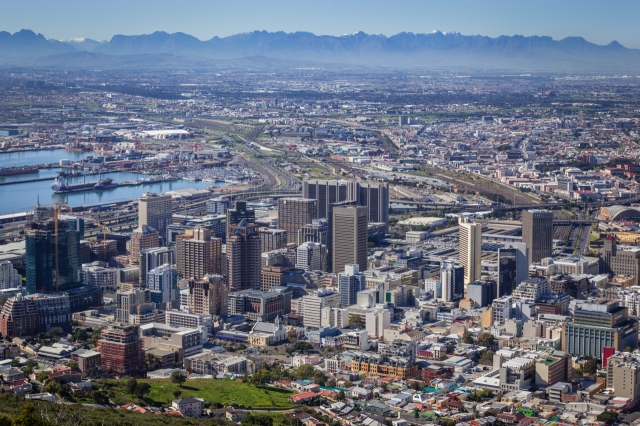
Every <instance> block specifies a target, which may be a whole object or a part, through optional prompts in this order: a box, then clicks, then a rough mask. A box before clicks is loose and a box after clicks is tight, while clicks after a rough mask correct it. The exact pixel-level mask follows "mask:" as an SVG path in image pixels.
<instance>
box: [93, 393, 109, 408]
mask: <svg viewBox="0 0 640 426" xmlns="http://www.w3.org/2000/svg"><path fill="white" fill-rule="evenodd" d="M91 398H93V400H94V401H95V402H96V404H102V405H104V404H108V403H109V397H108V396H107V394H106V393H104V392H103V391H100V390H94V391H92V392H91Z"/></svg>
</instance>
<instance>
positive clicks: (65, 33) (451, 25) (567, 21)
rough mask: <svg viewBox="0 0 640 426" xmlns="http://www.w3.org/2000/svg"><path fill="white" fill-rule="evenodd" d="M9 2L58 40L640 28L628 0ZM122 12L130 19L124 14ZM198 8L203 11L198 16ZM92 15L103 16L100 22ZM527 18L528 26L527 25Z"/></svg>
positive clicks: (626, 38)
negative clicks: (262, 32)
mask: <svg viewBox="0 0 640 426" xmlns="http://www.w3.org/2000/svg"><path fill="white" fill-rule="evenodd" d="M4 3H5V4H3V8H4V10H5V15H6V16H9V17H11V18H12V19H10V20H8V21H7V22H6V23H5V26H4V27H3V28H2V30H4V31H9V32H12V33H13V32H17V31H20V30H21V29H31V30H33V31H35V32H38V33H42V34H44V35H45V36H47V37H49V38H52V39H57V40H69V39H72V38H85V37H86V38H91V39H94V40H109V39H111V37H112V36H114V35H116V34H125V35H135V34H149V33H152V32H154V31H166V32H169V33H174V32H184V33H187V34H191V35H193V36H195V37H197V38H199V39H201V40H207V39H210V38H212V37H215V36H218V37H225V36H230V35H233V34H238V33H244V32H251V31H255V30H266V31H271V32H274V31H284V32H296V31H307V32H312V33H314V34H317V35H334V36H339V35H343V34H352V33H355V32H358V31H364V32H366V33H369V34H383V35H386V36H391V35H394V34H397V33H400V32H414V33H429V32H431V31H434V30H441V31H447V32H460V33H461V34H468V35H476V34H480V35H483V36H488V37H498V36H501V35H524V36H533V35H539V36H542V35H544V36H550V37H552V38H554V39H556V40H558V39H562V38H565V37H572V36H575V37H584V38H585V39H587V40H588V41H590V42H593V43H597V44H608V43H610V42H612V41H614V40H616V41H618V42H619V43H621V44H623V45H624V46H626V47H629V48H640V41H638V40H639V38H638V35H640V34H639V33H640V30H638V29H637V26H635V25H633V21H632V19H633V18H632V17H633V16H634V15H636V14H637V12H640V5H639V4H637V3H634V2H631V1H628V0H621V1H617V2H615V5H611V4H610V3H603V2H596V1H588V2H577V1H566V2H562V3H560V4H559V3H557V2H551V1H548V0H543V1H539V2H536V3H535V4H527V3H520V2H508V1H497V0H496V1H466V0H459V1H448V2H436V1H429V2H423V1H413V0H405V1H403V2H401V3H400V4H397V5H395V6H396V7H394V8H390V7H389V5H388V4H387V3H385V2H381V1H373V2H366V3H365V2H363V1H359V0H354V1H350V2H348V3H346V4H344V3H338V2H336V1H332V0H330V1H328V2H323V3H322V5H320V4H311V3H310V2H292V1H288V0H280V1H275V2H269V4H266V3H262V2H256V1H249V0H246V1H240V2H233V4H225V3H223V2H205V1H201V0H191V1H188V2H186V3H183V4H184V6H183V7H182V8H180V9H179V10H177V9H176V7H175V6H174V5H173V4H172V3H170V2H167V1H159V2H153V3H150V2H147V1H138V2H135V3H134V4H131V2H127V3H125V2H122V1H113V2H109V3H104V4H96V3H91V4H89V3H83V2H79V1H75V0H73V1H68V2H66V4H67V6H66V7H60V6H59V5H58V4H52V3H50V2H45V1H42V0H34V1H32V2H29V3H28V4H25V3H21V2H4ZM365 6H366V7H365ZM123 10H128V11H129V12H130V13H126V14H123V13H122V11H123ZM195 10H197V11H199V12H198V13H195V14H194V13H193V11H195ZM283 11H286V13H285V12H283ZM551 11H553V13H550V12H551ZM621 11H624V13H622V12H621ZM92 16H100V20H99V21H96V19H93V18H92ZM524 16H526V17H527V19H526V20H524V19H522V18H523V17H524ZM141 18H144V19H141Z"/></svg>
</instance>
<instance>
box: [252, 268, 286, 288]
mask: <svg viewBox="0 0 640 426" xmlns="http://www.w3.org/2000/svg"><path fill="white" fill-rule="evenodd" d="M292 269H293V267H291V266H263V267H262V271H261V284H260V290H262V291H271V289H272V288H273V287H277V286H281V285H286V284H284V282H283V278H284V277H285V274H287V272H289V271H291V270H292Z"/></svg>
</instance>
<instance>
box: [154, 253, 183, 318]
mask: <svg viewBox="0 0 640 426" xmlns="http://www.w3.org/2000/svg"><path fill="white" fill-rule="evenodd" d="M147 288H148V289H149V290H151V302H153V303H156V304H157V306H158V307H159V308H160V307H161V308H163V309H167V308H168V309H171V307H172V305H173V304H174V302H175V303H176V306H177V305H178V303H179V302H178V301H179V295H178V272H177V271H176V269H175V268H173V267H171V265H169V264H168V263H165V264H164V265H160V266H158V267H157V268H153V269H152V270H150V271H149V272H148V273H147Z"/></svg>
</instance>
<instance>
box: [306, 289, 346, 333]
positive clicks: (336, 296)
mask: <svg viewBox="0 0 640 426" xmlns="http://www.w3.org/2000/svg"><path fill="white" fill-rule="evenodd" d="M340 299H341V295H340V293H334V292H332V291H331V290H327V289H324V288H321V289H319V290H318V291H317V293H314V294H309V295H307V296H303V297H302V318H303V320H304V325H305V326H307V327H320V317H321V311H322V308H324V307H326V306H331V307H333V308H337V307H339V306H340Z"/></svg>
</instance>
